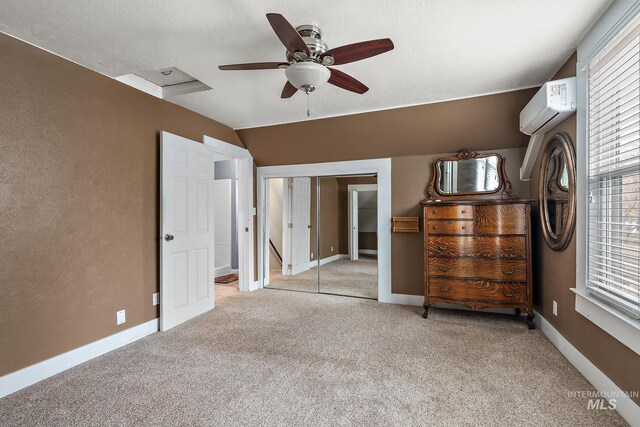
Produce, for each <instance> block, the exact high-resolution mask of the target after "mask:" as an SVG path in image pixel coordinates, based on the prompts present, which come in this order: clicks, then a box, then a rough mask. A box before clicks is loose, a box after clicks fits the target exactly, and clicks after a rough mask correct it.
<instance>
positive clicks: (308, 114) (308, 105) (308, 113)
mask: <svg viewBox="0 0 640 427" xmlns="http://www.w3.org/2000/svg"><path fill="white" fill-rule="evenodd" d="M310 104H311V101H310V100H309V92H307V117H311V113H310V109H311V107H310Z"/></svg>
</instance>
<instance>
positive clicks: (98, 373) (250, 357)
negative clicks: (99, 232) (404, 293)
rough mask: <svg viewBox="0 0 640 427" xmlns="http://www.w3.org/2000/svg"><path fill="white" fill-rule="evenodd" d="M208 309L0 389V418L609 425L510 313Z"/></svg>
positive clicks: (327, 307)
mask: <svg viewBox="0 0 640 427" xmlns="http://www.w3.org/2000/svg"><path fill="white" fill-rule="evenodd" d="M216 296H217V306H216V308H215V309H214V310H213V311H211V312H209V313H207V314H205V315H203V316H200V317H199V318H197V319H194V320H192V321H191V322H188V323H186V324H183V325H181V326H178V327H176V328H174V329H172V330H170V331H168V332H165V333H157V334H154V335H151V336H149V337H147V338H145V339H142V340H140V341H137V342H135V343H133V344H130V345H128V346H126V347H124V348H121V349H119V350H116V351H114V352H112V353H109V354H107V355H104V356H102V357H100V358H98V359H94V360H92V361H90V362H87V363H85V364H83V365H80V366H78V367H75V368H73V369H71V370H68V371H66V372H64V373H62V374H60V375H57V376H55V377H53V378H50V379H48V380H46V381H43V382H41V383H39V384H36V385H34V386H32V387H29V388H28V389H25V390H23V391H20V392H17V393H15V394H13V395H11V396H8V397H6V398H4V399H2V400H0V425H2V426H20V425H25V426H74V425H78V426H89V425H90V426H100V425H118V426H126V425H149V426H176V425H181V426H186V425H202V426H247V425H265V426H307V425H310V426H340V425H345V426H346V425H354V426H376V425H386V426H423V425H438V426H440V425H458V426H459V425H466V426H525V425H526V426H616V425H623V421H622V419H621V418H620V417H619V416H618V415H617V414H616V413H615V412H611V411H608V410H587V402H586V400H585V399H580V398H573V397H568V395H567V393H568V392H569V391H577V390H593V388H592V387H591V386H590V385H589V383H587V381H586V380H585V379H584V378H583V377H582V376H581V375H580V374H579V373H578V372H577V371H576V370H575V369H574V368H573V367H572V366H571V365H570V364H569V363H568V362H567V360H565V359H564V357H562V355H560V353H559V352H558V351H556V349H555V348H554V347H553V345H552V344H551V343H550V342H549V341H548V340H547V339H546V338H545V337H544V336H543V335H542V334H541V333H540V332H539V331H537V330H535V331H529V330H528V329H527V328H526V326H525V324H524V322H523V321H522V320H521V319H517V318H516V317H515V316H505V315H494V314H481V313H474V312H468V311H466V312H463V311H449V310H444V309H436V308H432V309H431V313H430V315H429V319H428V320H425V319H423V318H422V317H420V313H421V308H420V307H406V306H397V305H389V304H381V303H378V302H376V301H370V300H365V299H359V298H345V297H339V296H331V295H317V294H307V293H302V292H277V291H269V290H260V291H256V292H252V293H239V292H238V291H236V290H234V289H232V288H228V287H216Z"/></svg>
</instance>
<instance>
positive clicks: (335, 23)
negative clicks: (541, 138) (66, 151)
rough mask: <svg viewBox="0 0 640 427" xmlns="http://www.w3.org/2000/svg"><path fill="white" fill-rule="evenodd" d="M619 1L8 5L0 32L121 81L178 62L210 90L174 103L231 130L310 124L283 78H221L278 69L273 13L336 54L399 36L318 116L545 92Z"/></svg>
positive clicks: (332, 91)
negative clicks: (354, 89)
mask: <svg viewBox="0 0 640 427" xmlns="http://www.w3.org/2000/svg"><path fill="white" fill-rule="evenodd" d="M609 4H610V1H605V0H563V1H557V0H501V1H499V0H485V1H478V0H453V1H444V0H422V1H408V0H405V1H397V0H396V1H392V0H385V1H371V0H352V1H344V0H342V1H335V0H325V1H322V2H317V1H315V2H311V1H307V2H301V1H297V0H272V1H259V0H234V1H221V0H214V1H212V0H174V1H171V2H158V1H155V0H146V1H142V0H139V1H135V0H126V1H125V0H121V1H114V0H111V1H102V2H97V1H96V2H87V1H85V0H65V1H64V2H59V1H46V0H40V1H35V0H3V1H2V2H0V31H2V32H5V33H8V34H11V35H13V36H15V37H18V38H20V39H22V40H25V41H27V42H29V43H32V44H34V45H36V46H40V47H42V48H44V49H47V50H49V51H51V52H54V53H56V54H59V55H61V56H63V57H65V58H68V59H70V60H72V61H74V62H77V63H78V64H81V65H83V66H85V67H88V68H91V69H93V70H96V71H98V72H100V73H103V74H106V75H108V76H112V77H116V76H120V75H123V74H129V73H135V72H138V71H141V70H150V69H159V68H165V67H171V66H175V67H178V68H180V69H181V70H184V71H185V72H187V73H188V74H190V75H192V76H194V77H195V78H197V79H199V80H201V81H203V82H204V83H205V84H207V85H209V86H211V87H212V88H213V90H210V91H207V92H201V93H194V94H188V95H181V96H177V97H174V98H172V99H171V101H172V102H175V103H177V104H180V105H182V106H184V107H186V108H189V109H191V110H193V111H196V112H198V113H201V114H203V115H205V116H208V117H210V118H212V119H215V120H218V121H220V122H222V123H224V124H227V125H229V126H231V127H233V128H245V127H255V126H262V125H270V124H276V123H286V122H292V121H302V120H306V107H307V105H306V104H307V99H306V95H304V94H302V93H297V94H296V95H294V97H293V98H291V99H288V100H282V99H280V92H281V90H282V87H283V85H284V83H285V81H286V80H285V76H284V71H283V70H268V71H225V72H223V71H219V70H218V69H217V66H218V65H221V64H232V63H239V62H257V61H281V60H284V48H283V47H282V45H281V44H280V42H279V40H278V39H277V37H276V36H275V34H274V33H273V31H272V29H271V27H270V26H269V23H268V22H267V19H266V18H265V14H266V13H268V12H279V13H282V14H283V15H284V16H285V17H286V18H287V19H288V20H289V21H290V22H291V24H293V25H294V26H297V25H302V24H314V25H317V26H319V27H320V28H321V29H322V31H323V40H325V42H326V43H327V44H328V45H329V47H330V48H331V47H337V46H340V45H344V44H349V43H353V42H358V41H362V40H369V39H376V38H382V37H390V38H391V39H392V40H393V42H394V43H395V46H396V48H395V50H393V51H391V52H389V53H386V54H383V55H380V56H378V57H374V58H370V59H367V60H364V61H361V62H357V63H351V64H346V65H342V66H339V67H337V68H339V69H341V70H342V71H344V72H346V73H349V74H351V75H353V76H354V77H355V78H357V79H359V80H361V81H362V82H363V83H365V84H366V85H368V86H369V87H370V90H369V92H367V93H366V94H364V95H356V94H353V93H351V92H347V91H343V90H341V89H338V88H337V87H334V86H331V85H326V86H324V87H322V88H321V89H318V91H317V92H314V93H313V94H311V99H310V101H311V113H312V118H320V117H330V116H339V115H345V114H351V113H356V112H363V111H373V110H380V109H386V108H393V107H401V106H406V105H414V104H423V103H429V102H434V101H440V100H446V99H454V98H460V97H468V96H474V95H479V94H485V93H491V92H499V91H506V90H512V89H516V88H522V87H530V86H534V85H539V84H541V83H542V82H544V81H546V80H547V79H549V78H550V77H551V76H552V75H553V73H554V72H555V71H556V70H557V69H558V68H559V67H560V65H562V63H563V62H564V61H565V60H566V59H567V58H568V57H569V55H570V54H571V52H572V51H573V50H574V48H575V46H576V44H577V42H578V41H579V38H580V37H581V36H582V35H583V34H584V33H585V31H586V30H587V29H588V27H589V26H590V25H591V24H592V23H593V22H594V20H595V19H596V18H597V17H598V16H599V15H600V14H601V13H602V12H603V10H604V9H605V8H606V7H607V6H608V5H609Z"/></svg>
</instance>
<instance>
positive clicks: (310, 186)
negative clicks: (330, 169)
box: [265, 177, 318, 292]
mask: <svg viewBox="0 0 640 427" xmlns="http://www.w3.org/2000/svg"><path fill="white" fill-rule="evenodd" d="M316 181H317V180H316V178H315V177H312V178H311V177H302V178H273V179H268V180H267V188H268V190H267V194H266V200H267V213H268V215H267V220H268V224H267V227H265V228H266V230H268V231H267V239H265V240H266V241H268V245H269V246H268V251H269V263H268V271H265V285H266V286H267V287H269V288H274V289H287V290H295V291H304V292H318V270H317V268H316V267H315V266H313V265H312V263H311V262H310V258H313V253H314V252H315V251H316V250H315V247H314V244H313V242H315V235H316V229H315V228H316V227H315V209H316V208H315V206H316V203H315V197H316ZM312 236H313V237H312ZM265 270H267V269H265Z"/></svg>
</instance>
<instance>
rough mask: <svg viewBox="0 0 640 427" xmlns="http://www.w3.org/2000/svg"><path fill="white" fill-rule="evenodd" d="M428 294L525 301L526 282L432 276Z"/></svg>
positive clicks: (497, 300)
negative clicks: (453, 278)
mask: <svg viewBox="0 0 640 427" xmlns="http://www.w3.org/2000/svg"><path fill="white" fill-rule="evenodd" d="M429 295H430V296H434V297H441V298H451V299H460V300H480V301H495V302H523V303H524V302H527V284H526V283H518V282H492V281H489V280H451V279H439V278H434V279H432V280H431V282H430V284H429Z"/></svg>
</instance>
